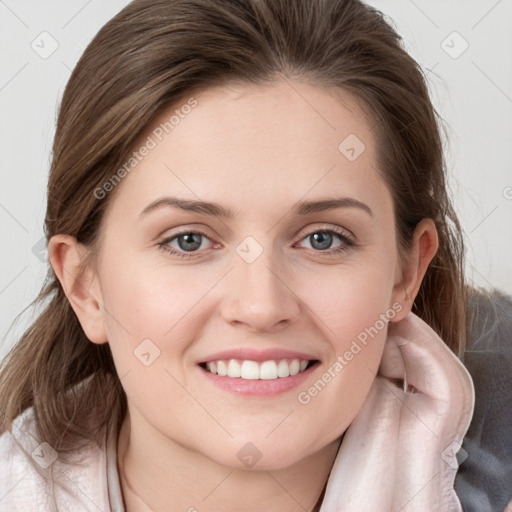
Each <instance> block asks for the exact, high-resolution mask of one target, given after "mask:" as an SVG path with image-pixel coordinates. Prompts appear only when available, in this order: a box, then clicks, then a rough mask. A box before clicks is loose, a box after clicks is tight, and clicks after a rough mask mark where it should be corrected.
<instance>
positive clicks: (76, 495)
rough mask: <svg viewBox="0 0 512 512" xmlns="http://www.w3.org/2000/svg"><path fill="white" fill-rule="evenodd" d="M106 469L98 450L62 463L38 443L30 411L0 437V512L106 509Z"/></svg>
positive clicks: (45, 445) (88, 450) (85, 451)
mask: <svg viewBox="0 0 512 512" xmlns="http://www.w3.org/2000/svg"><path fill="white" fill-rule="evenodd" d="M106 471H107V468H106V454H105V451H104V450H102V449H101V448H99V447H93V446H88V447H87V448H85V449H81V450H77V451H76V453H73V454H71V456H70V457H69V458H68V459H64V457H62V456H61V455H59V453H58V452H57V451H56V450H54V449H53V447H51V446H50V445H49V444H48V443H46V442H45V441H44V440H41V439H39V438H38V436H37V430H36V425H35V418H34V414H33V409H32V408H28V409H26V410H25V411H24V412H23V413H22V414H21V415H19V416H18V417H17V418H16V419H15V420H14V422H13V425H12V429H11V430H10V431H6V432H4V433H3V434H2V435H1V436H0V511H9V512H11V511H12V512H16V511H27V510H30V511H34V512H36V511H44V512H48V511H54V510H55V511H56V510H84V511H89V510H91V511H92V510H95V511H97V510H98V509H99V510H109V509H110V508H109V507H108V493H107V485H106V484H107V478H106Z"/></svg>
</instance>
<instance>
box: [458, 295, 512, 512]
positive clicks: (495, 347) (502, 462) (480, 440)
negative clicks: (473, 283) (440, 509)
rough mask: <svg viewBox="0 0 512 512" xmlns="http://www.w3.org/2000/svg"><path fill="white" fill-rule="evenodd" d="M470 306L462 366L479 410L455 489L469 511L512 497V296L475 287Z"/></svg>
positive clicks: (484, 511)
mask: <svg viewBox="0 0 512 512" xmlns="http://www.w3.org/2000/svg"><path fill="white" fill-rule="evenodd" d="M468 305H469V322H468V339H467V348H466V352H465V354H464V365H465V366H466V368H467V369H468V371H469V372H470V374H471V377H472V379H473V384H474V387H475V410H474V413H473V418H472V420H471V424H470V427H469V429H468V432H467V434H466V436H465V438H464V443H463V448H464V450H465V452H466V453H464V457H466V454H467V458H466V460H465V461H464V462H462V463H461V466H460V468H459V472H458V473H457V478H456V489H457V493H458V494H459V496H460V497H461V502H462V505H463V507H464V510H465V511H466V512H474V511H475V512H476V511H478V512H487V511H495V510H498V511H502V510H504V508H505V506H506V504H507V503H508V501H509V500H510V499H511V498H512V443H511V441H510V440H511V439H512V394H511V391H510V390H511V389H512V371H510V368H512V297H511V296H509V295H507V294H505V293H503V292H501V291H499V290H492V291H489V292H487V291H485V290H481V291H477V290H475V291H474V292H473V293H472V295H471V297H470V299H469V304H468Z"/></svg>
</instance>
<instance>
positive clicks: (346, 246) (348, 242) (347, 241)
mask: <svg viewBox="0 0 512 512" xmlns="http://www.w3.org/2000/svg"><path fill="white" fill-rule="evenodd" d="M315 233H328V234H334V235H336V236H338V237H339V238H340V240H341V241H342V242H343V244H342V245H339V246H338V247H335V248H334V249H326V250H324V251H321V250H315V249H311V250H312V251H314V252H316V253H318V254H321V255H327V256H337V255H340V254H343V253H345V252H346V251H348V250H350V249H351V248H353V247H355V246H356V245H357V244H356V242H355V240H354V239H353V238H352V237H349V236H347V235H346V234H345V233H344V232H342V231H341V230H339V229H338V228H335V227H329V228H325V229H316V230H313V231H311V232H310V233H308V234H306V235H305V236H303V237H302V238H301V239H300V241H303V240H305V239H306V238H308V237H310V236H311V235H313V234H315ZM191 234H194V235H201V236H203V237H205V238H207V239H208V240H210V237H209V236H208V235H207V234H206V233H204V232H203V231H201V230H199V229H195V230H187V231H181V232H179V233H175V234H174V235H172V236H171V237H167V238H165V239H164V240H162V241H161V242H158V244H157V245H158V246H159V248H160V249H162V250H163V251H164V252H167V253H169V254H171V255H172V256H177V257H178V258H183V259H191V258H195V257H197V253H198V252H199V251H190V252H182V251H178V250H176V249H174V248H172V247H169V245H168V244H169V243H170V242H172V241H173V240H174V239H176V238H178V237H179V236H181V235H191Z"/></svg>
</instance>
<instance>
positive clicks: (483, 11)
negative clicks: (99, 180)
mask: <svg viewBox="0 0 512 512" xmlns="http://www.w3.org/2000/svg"><path fill="white" fill-rule="evenodd" d="M127 3H128V2H127V1H126V0H109V1H108V2H106V1H101V0H89V1H86V0H66V1H64V0H45V1H44V2H41V1H40V0H0V55H1V68H0V119H1V123H0V159H1V160H0V162H1V165H0V172H1V176H0V178H1V187H0V235H1V239H2V262H1V266H0V269H1V270H0V359H1V358H2V357H3V355H4V354H5V353H6V352H7V351H8V349H9V348H10V347H11V346H12V344H13V343H14V342H15V341H16V340H17V339H18V338H19V336H20V335H21V333H22V332H23V331H24V330H25V328H26V327H27V326H28V325H29V323H30V321H31V319H32V318H33V317H34V316H35V315H36V314H37V311H32V310H28V311H27V312H26V313H25V314H24V315H23V316H22V317H21V319H20V321H19V322H18V323H16V324H14V326H13V327H12V328H11V329H10V331H9V332H8V329H9V327H10V326H11V323H12V322H13V320H14V318H15V317H16V315H17V314H18V313H20V312H21V311H22V310H23V309H24V308H25V307H26V306H27V305H28V304H29V303H30V302H31V301H32V300H33V299H34V298H35V296H36V295H37V293H38V291H39V289H40V287H41V285H42V282H43V279H44V276H45V274H46V271H47V265H48V264H47V262H46V261H45V256H46V253H45V250H44V246H43V247H42V248H41V245H38V243H40V240H41V238H42V236H43V219H44V213H45V206H46V198H45V194H46V190H45V187H46V181H47V176H48V169H49V162H50V148H51V143H52V137H53V134H54V125H55V118H56V112H57V108H58V104H59V101H60V98H61V96H62V92H63V90H64V86H65V84H66V82H67V80H68V78H69V75H70V72H71V69H72V68H73V66H74V65H75V63H76V61H77V60H78V58H79V56H80V55H81V53H82V52H83V50H84V49H85V47H86V45H87V44H88V42H89V41H90V40H91V39H92V37H93V36H94V35H95V33H96V32H97V31H98V30H99V28H100V27H101V26H102V25H103V24H104V23H105V22H106V21H107V20H108V19H110V18H111V17H112V16H113V15H114V14H115V13H116V12H118V11H119V10H120V9H121V8H122V7H124V6H125V5H126V4H127ZM368 3H370V4H371V5H373V6H375V7H377V8H378V9H380V10H381V11H383V12H384V13H386V14H387V15H389V17H390V18H391V19H392V20H393V22H394V23H395V25H396V27H397V29H398V31H399V32H400V34H402V36H403V37H404V40H405V45H406V48H407V49H408V51H409V52H410V53H411V54H412V55H413V56H414V57H415V58H416V59H417V60H418V61H419V62H420V63H421V64H422V66H423V67H424V68H425V69H426V70H427V71H426V73H427V76H428V78H429V81H430V86H431V91H432V97H433V101H434V104H435V105H436V108H437V110H438V111H439V112H440V114H441V115H442V116H443V118H444V119H445V122H446V124H447V126H448V128H449V141H448V142H447V153H446V154H447V161H448V166H449V169H450V173H451V178H450V186H451V189H452V195H453V198H454V201H455V205H456V208H457V210H458V213H459V216H460V220H461V222H462V225H463V228H464V232H465V241H466V246H467V265H466V266H467V274H468V278H469V280H470V281H472V282H473V283H474V284H476V285H479V286H483V287H485V288H491V287H498V288H500V289H501V290H504V291H506V292H508V293H512V272H511V270H512V265H511V262H510V254H511V252H512V251H511V249H512V236H511V220H512V58H511V57H512V30H510V29H511V27H512V1H511V0H499V1H496V0H488V1H487V0H470V1H469V0H456V1H449V2H448V1H447V0H428V1H427V0H414V1H413V0H371V1H369V2H368ZM45 32H46V34H45ZM454 32H456V33H454ZM56 45H58V47H56V49H54V47H55V46H56ZM466 46H467V49H465V47H466ZM464 49H465V51H464V52H463V50H464ZM52 50H54V51H53V53H51V55H48V54H49V53H50V52H52ZM34 247H35V249H34Z"/></svg>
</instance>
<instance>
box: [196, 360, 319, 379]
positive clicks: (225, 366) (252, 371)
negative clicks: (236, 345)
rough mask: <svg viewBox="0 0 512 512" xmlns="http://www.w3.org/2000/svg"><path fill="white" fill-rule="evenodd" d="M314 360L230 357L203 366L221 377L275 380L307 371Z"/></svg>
mask: <svg viewBox="0 0 512 512" xmlns="http://www.w3.org/2000/svg"><path fill="white" fill-rule="evenodd" d="M313 362H314V361H310V360H300V359H281V360H275V359H271V360H268V361H262V362H258V361H251V360H248V359H245V360H239V359H229V360H217V361H209V362H207V363H204V364H203V368H204V369H206V370H207V371H209V372H210V373H213V374H214V375H219V376H221V377H231V378H241V379H246V380H275V379H279V378H285V377H290V376H294V375H297V374H299V373H301V372H303V371H305V370H306V369H307V368H308V366H309V365H310V364H311V363H313Z"/></svg>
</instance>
